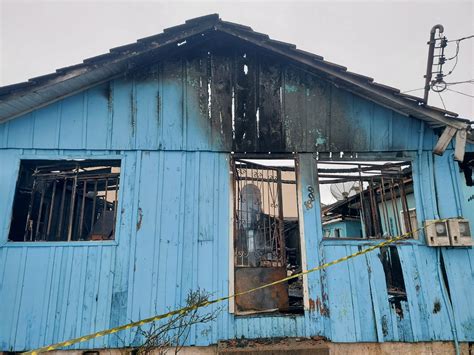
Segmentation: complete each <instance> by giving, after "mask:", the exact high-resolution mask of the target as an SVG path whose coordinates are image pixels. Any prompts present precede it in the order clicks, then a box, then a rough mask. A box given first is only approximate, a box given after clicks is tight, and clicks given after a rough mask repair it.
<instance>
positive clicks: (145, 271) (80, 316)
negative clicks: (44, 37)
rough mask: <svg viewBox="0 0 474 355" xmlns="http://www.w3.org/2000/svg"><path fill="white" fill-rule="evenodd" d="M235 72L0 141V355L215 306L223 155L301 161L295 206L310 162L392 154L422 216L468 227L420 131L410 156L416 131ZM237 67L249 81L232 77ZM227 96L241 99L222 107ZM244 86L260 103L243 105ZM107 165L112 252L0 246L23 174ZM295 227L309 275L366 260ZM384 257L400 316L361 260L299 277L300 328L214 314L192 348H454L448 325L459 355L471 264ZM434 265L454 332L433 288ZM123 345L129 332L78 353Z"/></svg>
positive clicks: (405, 122) (129, 94) (128, 81)
mask: <svg viewBox="0 0 474 355" xmlns="http://www.w3.org/2000/svg"><path fill="white" fill-rule="evenodd" d="M237 57H238V58H239V60H237V59H235V58H237ZM235 58H234V59H232V60H231V61H229V60H227V59H226V58H225V57H223V56H220V55H217V54H216V56H215V57H214V58H211V59H210V62H207V61H208V60H209V59H208V58H203V57H200V58H199V57H198V58H188V59H186V60H180V61H174V62H171V61H170V62H166V63H161V64H160V65H156V66H155V67H154V68H151V69H150V70H149V71H147V72H146V73H145V74H144V75H142V76H138V75H135V76H131V77H128V78H122V79H116V80H113V81H111V82H109V83H105V84H103V85H99V86H97V87H94V88H91V89H89V90H87V91H84V92H82V93H80V94H77V95H75V96H72V97H69V98H67V99H64V100H62V101H59V102H57V103H55V104H52V105H50V106H48V107H45V108H41V109H38V110H36V111H34V112H32V113H30V114H28V115H25V116H23V117H20V118H17V119H14V120H12V121H9V122H7V123H5V124H1V125H0V350H2V351H22V350H25V349H31V348H34V347H38V346H43V345H47V344H49V343H54V342H58V341H62V340H65V339H68V338H73V337H77V336H80V335H84V334H87V333H91V332H94V331H98V330H101V329H105V328H108V327H113V326H117V325H120V324H123V323H127V322H129V321H131V320H137V319H140V318H144V317H148V316H151V315H154V314H157V313H161V312H165V311H166V310H167V309H169V308H175V307H179V306H181V305H183V303H184V301H185V296H186V294H187V292H188V291H189V290H190V289H196V288H197V287H201V288H204V289H206V290H208V291H210V292H213V295H214V296H222V295H226V294H227V292H228V286H229V285H228V283H229V274H228V255H229V254H228V248H229V242H228V241H229V233H230V231H229V219H230V210H229V194H230V190H229V188H230V177H229V153H230V151H231V150H232V149H235V148H236V147H237V148H238V149H239V150H247V149H248V151H249V152H259V151H262V152H264V151H266V152H268V151H272V152H285V151H286V152H300V153H301V154H299V160H300V164H299V167H300V171H299V172H300V174H299V179H300V180H299V182H300V184H299V189H300V194H301V196H302V199H303V201H304V199H305V195H306V193H307V192H306V189H307V186H310V185H313V186H317V181H316V177H315V176H316V175H315V164H316V161H315V156H314V154H312V152H336V153H337V154H339V152H340V151H344V152H371V153H374V155H377V154H378V153H380V152H400V154H401V155H403V156H411V157H413V167H414V184H415V185H414V188H415V194H416V200H417V209H418V211H420V215H423V216H424V218H425V219H432V218H436V217H440V218H445V217H455V216H458V215H459V211H461V213H463V214H466V215H467V214H468V212H467V211H465V210H463V209H466V207H465V206H468V205H467V204H466V203H465V202H463V201H464V200H463V199H464V198H465V197H464V195H465V192H462V191H461V190H459V189H457V188H456V187H455V185H454V184H457V183H460V177H459V172H458V171H457V170H456V166H455V165H454V164H452V163H451V161H452V150H450V149H448V150H447V151H446V153H445V155H444V156H443V157H436V158H433V156H432V153H431V149H432V147H433V144H434V142H435V141H436V136H435V135H434V132H433V130H431V129H429V128H426V129H425V136H424V137H423V141H422V143H423V144H422V151H421V152H420V153H421V154H419V155H417V154H416V152H417V149H418V142H419V137H418V136H419V131H420V127H421V125H420V121H418V120H415V119H411V118H407V117H404V116H401V115H399V114H398V113H396V112H393V111H391V110H389V109H386V108H384V107H381V106H378V105H376V104H374V103H372V102H370V101H367V100H365V99H362V98H360V97H358V96H355V95H353V94H351V93H348V92H344V91H342V90H341V89H338V88H336V87H335V86H332V85H331V84H329V83H327V82H325V81H322V80H320V79H319V78H317V77H315V76H309V75H308V74H307V73H304V72H302V71H301V70H300V69H296V68H293V67H285V66H283V65H281V64H279V63H276V62H272V61H271V60H270V59H268V58H260V57H259V56H256V55H255V54H254V53H252V52H250V51H249V52H248V56H246V57H245V58H244V57H243V56H241V54H239V55H237V56H236V57H235ZM217 64H218V65H217ZM216 65H217V66H216ZM242 65H248V66H249V68H248V72H247V74H245V73H239V74H238V75H237V74H236V70H237V69H238V68H240V66H242ZM236 67H238V68H237V69H236ZM239 70H240V69H239ZM235 82H237V83H240V84H241V87H240V88H239V91H238V92H234V95H235V97H234V98H232V92H231V91H232V89H231V88H232V86H233V85H234V84H235ZM208 83H209V84H210V90H208V87H209V86H208ZM249 83H252V85H253V86H252V87H257V88H258V91H257V93H255V92H248V90H249V89H248V87H249ZM246 90H247V91H246ZM209 95H211V97H210V98H209ZM221 97H222V98H221ZM243 98H245V100H247V104H246V108H245V109H246V110H251V111H249V113H248V115H246V119H247V120H250V121H249V122H247V123H248V124H247V125H245V126H243V125H242V124H241V123H242V122H241V121H240V119H241V118H239V117H237V116H236V117H234V119H235V120H236V121H235V132H232V119H233V118H232V117H233V115H234V114H233V113H232V110H231V107H232V101H233V100H236V101H235V103H234V104H235V108H239V107H240V106H239V105H241V103H242V102H241V101H239V100H243ZM209 102H210V103H211V105H210V107H209ZM257 112H258V115H257ZM256 116H259V120H258V121H256V120H257V119H256ZM252 120H255V121H252ZM257 122H258V130H257V127H256V124H257ZM254 124H255V130H253V128H252V131H251V132H250V131H249V132H248V134H247V135H246V138H245V139H242V140H239V141H238V142H237V141H233V139H232V135H233V133H235V134H236V135H242V136H243V134H244V133H246V130H249V129H250V128H249V127H254V126H253V125H254ZM258 136H260V137H258ZM248 137H253V138H252V139H251V140H250V141H248V139H247V138H248ZM260 138H261V139H260ZM274 142H277V143H274ZM237 143H238V144H239V145H240V146H236V144H237ZM275 147H276V148H275ZM469 149H471V150H472V147H468V150H469ZM394 154H395V153H394ZM107 156H111V157H117V156H119V157H121V159H122V178H121V185H120V192H119V199H120V204H119V213H118V217H117V218H118V221H117V237H116V241H115V242H113V243H100V242H95V243H94V242H91V243H82V244H77V245H73V243H71V244H70V245H68V244H65V243H59V244H55V243H50V244H45V243H38V244H35V245H32V244H31V243H30V244H24V245H22V244H21V243H17V244H12V243H6V244H5V242H6V239H7V236H8V231H9V223H10V218H11V213H12V211H11V206H12V202H13V194H14V190H15V184H16V179H17V175H18V169H19V162H20V159H22V158H34V157H38V158H39V159H45V158H58V157H60V158H74V157H76V158H94V157H100V158H104V157H107ZM316 190H317V189H316ZM460 191H461V192H460ZM463 194H464V195H463ZM299 203H300V204H301V203H302V201H300V202H299ZM302 211H303V216H302V222H303V224H302V225H303V231H304V238H305V240H304V243H305V247H306V249H305V253H306V259H307V265H306V266H307V267H314V266H315V265H318V264H320V263H323V262H325V261H330V260H333V259H336V258H339V257H341V256H344V255H348V254H351V253H354V252H356V251H357V250H359V248H363V247H364V245H365V244H366V242H363V241H344V240H340V241H323V240H322V230H321V220H320V215H319V214H320V211H319V207H318V206H315V208H313V209H312V210H305V209H304V208H302ZM139 220H141V223H138V221H139ZM421 222H422V219H421V218H420V219H419V223H421ZM471 223H472V224H473V225H474V221H471ZM397 248H398V253H399V256H400V261H401V264H402V267H403V272H404V279H405V283H406V290H407V301H406V302H402V309H403V316H401V315H400V314H398V313H397V312H396V311H395V309H394V308H393V307H392V306H391V305H390V303H389V302H388V297H387V289H386V284H385V277H384V272H383V268H382V264H381V262H380V259H379V257H378V252H372V253H370V254H367V255H365V256H362V257H358V258H356V259H353V260H350V261H348V262H346V263H343V264H339V265H336V266H333V267H330V268H329V269H327V270H324V271H322V272H321V273H314V274H311V275H308V289H309V309H308V310H306V311H305V314H304V316H284V317H283V316H249V317H235V316H234V315H232V314H229V312H228V305H227V303H223V304H220V305H219V307H222V312H221V313H220V314H219V317H218V319H217V320H216V321H215V322H213V323H210V324H205V325H202V326H199V327H196V328H195V329H193V331H192V333H191V337H190V339H189V344H194V345H208V344H213V343H216V342H217V341H218V340H222V339H231V338H240V337H245V338H257V337H281V336H292V337H301V336H315V335H322V336H325V337H327V338H329V339H331V340H333V341H337V342H362V341H364V342H374V341H379V342H382V341H430V340H452V339H453V331H452V329H451V327H450V326H449V324H450V323H451V322H453V327H454V326H455V327H456V329H457V335H458V338H459V340H460V341H474V303H473V302H474V301H473V298H472V295H473V294H474V279H473V275H474V252H473V250H472V249H444V250H443V251H442V253H441V254H442V255H438V251H437V249H435V248H429V247H427V246H426V245H425V243H424V240H423V238H420V240H418V241H410V242H406V243H403V244H402V245H399V246H397ZM440 257H442V258H443V260H444V264H445V267H446V273H447V276H448V282H449V290H450V295H451V299H452V302H453V304H454V307H453V308H454V319H453V317H452V315H450V311H449V309H450V308H449V305H448V301H449V300H448V299H447V297H446V295H445V294H444V293H443V290H442V285H441V284H440V280H441V278H442V277H441V276H440V275H439V260H440ZM435 304H436V305H439V310H438V309H437V307H435ZM214 307H217V305H216V306H214ZM136 341H137V338H136V333H135V331H134V330H132V331H128V332H122V333H119V334H118V335H113V336H107V337H104V338H99V339H96V340H94V341H91V342H88V343H83V344H79V345H76V346H75V348H81V349H87V348H98V347H123V346H128V345H130V344H134V343H135V342H136Z"/></svg>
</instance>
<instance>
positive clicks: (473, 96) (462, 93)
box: [446, 89, 474, 99]
mask: <svg viewBox="0 0 474 355" xmlns="http://www.w3.org/2000/svg"><path fill="white" fill-rule="evenodd" d="M446 90H448V91H452V92H455V93H458V94H461V95H464V96H467V97H472V98H473V99H474V95H469V94H466V93H465V92H461V91H457V90H453V89H446Z"/></svg>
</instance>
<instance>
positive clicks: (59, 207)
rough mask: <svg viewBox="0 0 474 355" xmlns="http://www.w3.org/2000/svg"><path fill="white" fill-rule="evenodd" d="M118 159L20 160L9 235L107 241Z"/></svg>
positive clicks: (111, 228)
mask: <svg viewBox="0 0 474 355" xmlns="http://www.w3.org/2000/svg"><path fill="white" fill-rule="evenodd" d="M119 179H120V161H119V160H105V161H104V160H80V161H79V160H62V161H54V160H22V161H21V164H20V172H19V179H18V182H17V186H16V190H15V198H14V202H13V213H12V220H11V228H10V234H9V240H10V241H14V242H35V241H50V242H55V241H69V242H70V241H86V240H111V239H114V235H115V221H116V218H117V203H118V192H119Z"/></svg>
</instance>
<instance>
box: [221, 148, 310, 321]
mask: <svg viewBox="0 0 474 355" xmlns="http://www.w3.org/2000/svg"><path fill="white" fill-rule="evenodd" d="M238 160H266V161H270V160H292V161H294V170H293V171H294V184H295V195H294V199H295V201H294V202H295V208H296V213H297V217H296V218H297V226H298V227H297V228H298V234H297V243H298V248H299V263H300V267H301V268H303V267H304V266H303V265H304V263H305V260H306V255H305V251H304V250H303V246H304V241H303V238H304V232H303V228H304V226H303V216H302V208H303V207H302V205H301V191H300V188H299V187H300V181H299V162H298V157H297V156H296V155H295V154H272V155H271V156H269V155H263V154H235V153H232V154H231V155H230V159H229V166H230V167H229V168H230V169H229V170H230V187H231V188H230V199H229V201H230V205H229V207H230V211H231V214H230V217H231V218H230V231H231V232H230V233H229V293H230V294H234V293H235V292H237V290H236V270H237V269H238V268H239V266H237V263H236V248H235V245H236V240H237V239H236V238H237V237H238V232H237V223H238V222H237V214H236V213H237V211H236V203H238V197H237V192H236V180H235V176H234V167H235V162H236V161H238ZM262 167H263V165H262ZM273 167H274V166H273ZM267 168H269V169H271V168H272V167H267ZM283 169H284V167H283ZM283 180H284V179H283ZM285 258H286V255H285ZM284 263H286V261H285V262H284ZM285 267H286V266H285ZM249 268H250V267H249ZM300 271H301V270H300ZM287 272H288V270H286V272H285V274H284V275H279V276H276V277H275V280H276V279H281V278H283V277H286V276H287ZM275 280H272V281H275ZM299 282H300V283H301V292H302V295H301V306H300V308H299V309H298V310H297V311H296V312H295V311H285V310H277V311H275V310H265V311H258V310H255V311H253V310H252V311H242V310H239V308H238V306H237V302H236V299H235V298H234V299H231V300H230V301H229V313H231V314H234V315H236V316H256V315H262V314H263V315H266V316H287V315H292V316H303V315H304V312H305V310H307V309H308V306H307V293H308V290H307V284H306V279H305V278H302V279H301V280H300V281H299ZM287 293H288V297H289V293H290V291H289V290H287ZM298 307H299V306H298Z"/></svg>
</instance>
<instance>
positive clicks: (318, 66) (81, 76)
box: [0, 14, 469, 129]
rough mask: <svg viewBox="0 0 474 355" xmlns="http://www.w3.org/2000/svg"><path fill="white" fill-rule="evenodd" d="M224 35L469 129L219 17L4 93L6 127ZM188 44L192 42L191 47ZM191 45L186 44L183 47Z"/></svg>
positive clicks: (404, 108) (375, 97)
mask: <svg viewBox="0 0 474 355" xmlns="http://www.w3.org/2000/svg"><path fill="white" fill-rule="evenodd" d="M212 31H218V32H221V33H224V34H227V35H230V36H233V37H235V38H239V39H241V40H242V41H245V42H247V43H249V44H252V45H254V46H256V47H258V48H261V49H263V50H266V51H269V52H272V53H274V54H275V55H278V56H280V57H282V58H285V59H286V60H289V61H291V62H296V63H298V64H299V65H302V66H303V67H305V68H307V69H308V70H311V71H314V72H316V73H318V74H320V75H322V76H324V77H325V78H327V79H328V80H330V81H332V82H334V83H336V84H337V85H338V86H340V87H341V88H343V89H346V90H349V91H351V92H354V93H355V94H357V95H360V96H362V97H365V98H367V99H369V100H372V101H374V102H376V103H378V104H380V105H383V106H386V107H388V108H390V109H393V110H395V111H397V112H400V113H402V114H405V115H408V116H412V117H416V118H419V119H422V120H425V121H427V122H428V123H429V124H430V125H431V126H433V127H440V126H446V125H448V126H452V127H455V128H458V129H459V128H466V127H467V125H468V123H467V122H469V121H468V120H464V119H459V118H457V114H456V113H454V112H449V111H446V110H442V109H439V108H436V107H432V106H427V105H423V99H421V98H418V97H415V96H412V95H406V94H403V93H401V92H400V90H398V89H396V88H393V87H389V86H386V85H383V84H379V83H376V82H374V79H372V78H370V77H367V76H363V75H360V74H356V73H352V72H350V71H347V68H346V67H343V66H340V65H337V64H334V63H331V62H328V61H325V60H324V59H323V57H321V56H319V55H316V54H312V53H309V52H305V51H303V50H300V49H297V48H296V46H295V45H293V44H290V43H285V42H280V41H276V40H272V39H270V38H269V36H268V35H266V34H262V33H258V32H255V31H253V30H252V28H250V27H248V26H243V25H239V24H235V23H231V22H226V21H223V20H221V19H220V18H219V16H218V15H217V14H212V15H207V16H203V17H198V18H195V19H191V20H188V21H186V22H185V23H184V24H182V25H178V26H174V27H170V28H167V29H165V30H164V31H163V33H160V34H158V35H154V36H151V37H146V38H142V39H139V40H138V41H137V42H136V43H132V44H127V45H124V46H121V47H116V48H112V49H111V50H110V52H109V53H106V54H102V55H99V56H96V57H92V58H88V59H85V60H84V61H83V63H80V64H77V65H73V66H69V67H65V68H61V69H58V70H56V72H55V73H51V74H47V75H43V76H39V77H36V78H32V79H30V80H28V81H27V82H23V83H19V84H14V85H8V86H4V87H1V88H0V122H4V121H7V120H10V119H12V118H15V117H17V116H20V115H22V114H25V113H27V112H30V111H32V110H35V109H37V108H39V107H43V106H46V105H48V104H50V103H52V102H54V101H57V100H60V99H62V98H64V97H67V96H70V95H73V94H75V93H77V92H80V91H82V90H85V89H87V88H89V87H92V86H94V85H97V84H100V83H103V82H105V81H108V80H110V79H111V78H115V77H120V76H122V75H124V74H125V73H126V72H127V71H129V70H130V69H132V68H135V67H137V66H143V65H146V64H147V63H150V62H151V61H152V60H153V61H156V60H159V59H161V58H164V57H165V56H166V55H169V54H170V53H177V52H179V51H181V50H184V49H185V48H186V47H187V46H188V45H189V42H194V43H202V42H203V41H205V40H206V39H207V36H206V35H207V34H209V33H211V32H212ZM185 41H186V42H185ZM183 44H186V45H183Z"/></svg>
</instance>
